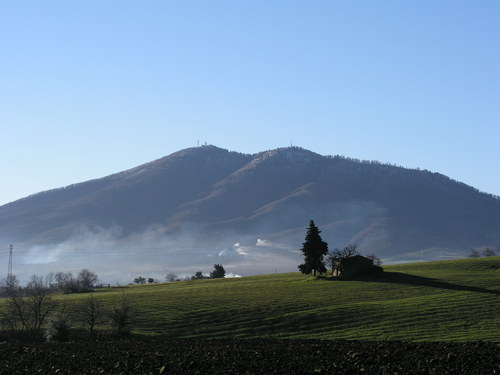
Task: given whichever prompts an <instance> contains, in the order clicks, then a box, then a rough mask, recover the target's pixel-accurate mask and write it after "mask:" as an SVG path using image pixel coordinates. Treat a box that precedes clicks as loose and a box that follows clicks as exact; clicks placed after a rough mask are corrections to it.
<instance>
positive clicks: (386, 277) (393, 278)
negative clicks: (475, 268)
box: [327, 272, 500, 295]
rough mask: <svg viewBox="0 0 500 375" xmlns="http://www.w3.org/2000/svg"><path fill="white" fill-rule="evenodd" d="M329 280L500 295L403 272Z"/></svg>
mask: <svg viewBox="0 0 500 375" xmlns="http://www.w3.org/2000/svg"><path fill="white" fill-rule="evenodd" d="M327 280H332V281H333V280H336V281H342V280H346V281H367V282H372V283H373V282H375V283H377V282H378V283H392V284H406V285H415V286H426V287H429V288H439V289H447V290H459V291H462V292H476V293H488V294H496V295H500V291H497V290H491V289H486V288H481V287H476V286H467V285H460V284H454V283H448V282H446V281H442V280H438V279H433V278H430V277H423V276H416V275H409V274H406V273H401V272H380V273H375V274H370V275H356V276H352V277H349V278H330V279H327Z"/></svg>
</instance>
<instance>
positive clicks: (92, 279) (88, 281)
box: [77, 268, 99, 292]
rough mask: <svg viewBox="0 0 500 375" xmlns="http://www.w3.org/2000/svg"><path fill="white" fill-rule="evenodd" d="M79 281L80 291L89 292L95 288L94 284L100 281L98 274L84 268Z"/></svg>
mask: <svg viewBox="0 0 500 375" xmlns="http://www.w3.org/2000/svg"><path fill="white" fill-rule="evenodd" d="M77 280H78V286H79V287H80V290H81V291H84V292H87V291H89V290H91V289H92V288H93V286H94V284H95V283H96V282H97V280H99V278H98V276H97V274H95V273H94V272H91V271H89V270H88V269H86V268H84V269H82V270H81V271H80V273H79V274H78V277H77Z"/></svg>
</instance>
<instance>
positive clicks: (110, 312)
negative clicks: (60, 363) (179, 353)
mask: <svg viewBox="0 0 500 375" xmlns="http://www.w3.org/2000/svg"><path fill="white" fill-rule="evenodd" d="M97 279H98V278H97V275H96V274H95V273H93V272H90V271H88V270H86V269H84V270H82V271H81V272H80V273H79V274H78V275H77V276H76V277H75V278H73V277H71V275H70V273H57V274H49V275H47V276H46V277H41V276H37V275H33V276H32V277H31V279H30V281H29V282H28V283H27V284H26V286H24V287H21V286H19V285H16V286H15V287H13V288H10V289H9V288H6V289H4V290H3V291H4V293H5V294H6V298H7V301H6V303H5V304H3V309H2V310H1V311H0V327H1V328H2V329H3V332H7V333H9V334H10V335H11V337H12V338H14V339H15V338H21V339H27V340H31V341H33V340H40V339H43V338H45V339H46V340H49V341H65V340H68V339H69V338H70V336H71V334H72V333H73V334H76V333H78V334H79V335H81V334H82V333H84V334H85V335H86V336H87V337H88V338H92V339H94V338H96V337H97V331H96V328H97V327H98V326H100V327H102V326H107V327H108V331H107V332H108V333H113V335H116V336H119V337H124V336H128V335H129V334H130V329H131V326H132V324H133V307H132V305H131V304H130V301H129V299H128V298H127V297H126V295H125V294H122V298H121V300H120V301H118V302H117V303H116V304H115V305H105V304H103V303H102V302H101V301H100V300H99V299H97V298H95V296H94V294H89V295H88V296H87V297H86V298H84V299H82V300H81V302H80V303H78V304H74V305H71V306H69V305H67V304H66V303H64V302H61V301H60V300H57V299H54V294H56V293H58V292H59V293H60V292H61V291H63V292H64V291H66V290H69V291H70V292H83V291H86V292H92V286H93V282H96V281H97ZM75 285H77V286H75ZM66 288H67V289H66Z"/></svg>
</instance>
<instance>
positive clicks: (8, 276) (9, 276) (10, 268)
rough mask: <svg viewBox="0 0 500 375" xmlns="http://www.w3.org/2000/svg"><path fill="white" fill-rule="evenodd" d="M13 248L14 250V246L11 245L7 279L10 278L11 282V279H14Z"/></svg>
mask: <svg viewBox="0 0 500 375" xmlns="http://www.w3.org/2000/svg"><path fill="white" fill-rule="evenodd" d="M12 248H13V246H12V245H10V251H9V269H8V271H7V278H8V280H10V278H11V277H12Z"/></svg>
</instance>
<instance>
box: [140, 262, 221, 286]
mask: <svg viewBox="0 0 500 375" xmlns="http://www.w3.org/2000/svg"><path fill="white" fill-rule="evenodd" d="M225 276H226V270H225V269H224V266H222V264H214V268H213V270H212V272H210V274H209V275H208V276H206V275H205V274H204V273H203V272H202V271H197V272H196V273H195V274H194V275H192V276H191V275H187V276H185V277H184V278H183V279H182V280H181V279H180V278H179V276H177V275H176V274H175V273H174V272H168V273H167V274H166V275H165V281H167V282H174V281H188V280H201V279H222V278H224V277H225ZM146 282H147V283H148V284H154V283H156V282H157V281H156V280H155V279H153V278H152V277H148V278H147V279H146V278H145V277H143V276H137V277H136V278H134V280H133V284H146Z"/></svg>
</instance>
